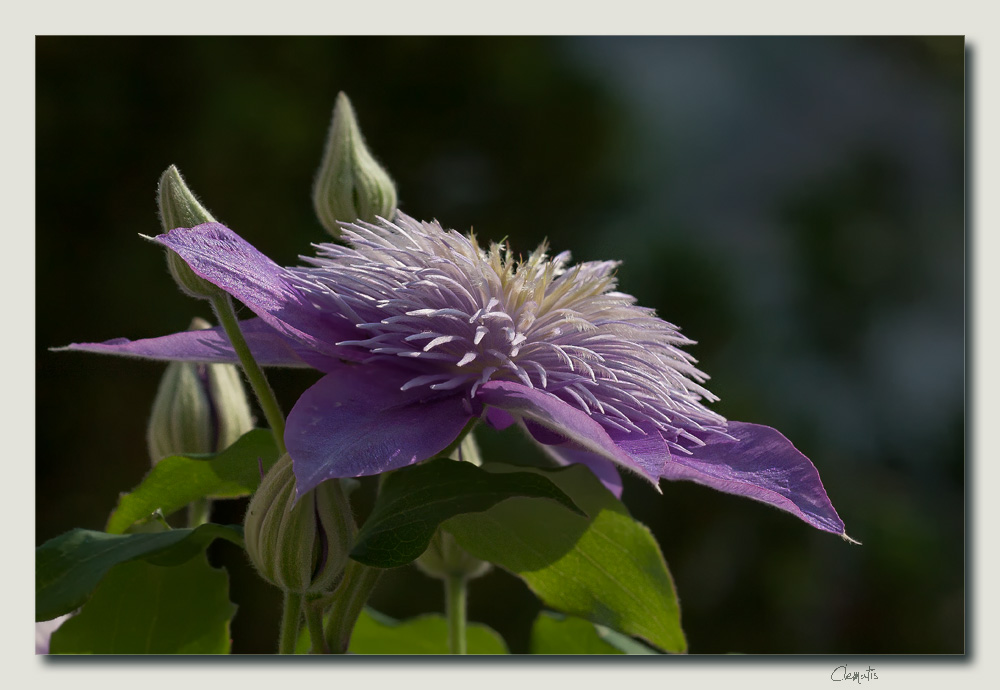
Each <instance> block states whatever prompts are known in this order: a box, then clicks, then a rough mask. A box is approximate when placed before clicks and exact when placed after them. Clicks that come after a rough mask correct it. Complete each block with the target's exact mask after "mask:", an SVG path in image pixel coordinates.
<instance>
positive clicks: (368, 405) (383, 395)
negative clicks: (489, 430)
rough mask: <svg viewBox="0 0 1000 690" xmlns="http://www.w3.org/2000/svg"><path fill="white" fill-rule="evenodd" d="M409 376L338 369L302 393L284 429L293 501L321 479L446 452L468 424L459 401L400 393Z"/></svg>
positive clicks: (379, 369) (381, 369)
mask: <svg viewBox="0 0 1000 690" xmlns="http://www.w3.org/2000/svg"><path fill="white" fill-rule="evenodd" d="M412 377H413V373H412V372H409V371H401V370H399V369H396V368H392V367H389V366H376V365H373V364H367V365H364V366H350V365H342V366H340V367H338V368H337V369H336V370H335V371H334V372H333V373H330V374H327V375H326V376H324V377H323V378H322V379H320V380H319V382H317V383H316V384H315V385H313V386H312V387H311V388H309V389H308V390H307V391H306V392H305V393H303V394H302V396H301V397H300V398H299V400H298V402H296V403H295V407H293V408H292V411H291V413H290V414H289V415H288V424H287V427H286V429H285V443H286V445H287V446H288V453H289V455H291V456H292V468H293V469H294V471H295V478H296V484H297V492H298V495H299V496H301V495H302V494H304V493H305V492H306V491H309V490H310V489H312V488H313V487H315V486H316V485H318V484H319V483H320V482H323V481H325V480H327V479H332V478H334V477H361V476H367V475H371V474H379V473H381V472H387V471H389V470H394V469H397V468H400V467H405V466H406V465H412V464H413V463H415V462H419V461H421V460H426V459H427V458H430V457H433V456H434V455H435V454H437V453H439V452H441V451H442V450H444V449H445V448H447V447H448V446H449V445H451V443H452V441H454V440H455V439H456V438H457V437H458V434H459V433H460V432H461V431H462V429H463V427H465V425H466V424H467V423H468V421H469V419H471V417H472V415H471V413H470V412H469V411H468V410H467V409H465V406H464V405H463V402H464V400H463V398H462V396H461V395H455V394H450V395H444V396H441V395H436V396H434V397H430V398H427V397H426V396H427V392H428V391H427V390H426V389H424V390H422V391H421V390H409V391H401V390H400V387H401V386H402V385H403V384H404V383H405V382H406V381H407V380H409V379H410V378H412Z"/></svg>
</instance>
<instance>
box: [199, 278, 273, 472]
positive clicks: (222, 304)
mask: <svg viewBox="0 0 1000 690" xmlns="http://www.w3.org/2000/svg"><path fill="white" fill-rule="evenodd" d="M211 303H212V310H213V311H214V312H215V316H216V318H217V319H218V320H219V323H220V324H221V325H222V328H223V329H224V330H225V331H226V335H228V336H229V341H230V342H231V343H232V345H233V350H235V351H236V356H237V357H239V360H240V364H241V365H242V366H243V372H244V373H245V374H246V377H247V380H248V381H250V387H251V388H252V389H253V392H254V395H256V396H257V402H258V403H260V408H261V410H263V411H264V417H265V418H266V419H267V424H268V426H270V427H271V433H272V434H274V442H275V444H276V445H277V446H278V452H279V453H280V454H281V455H284V454H285V452H286V450H285V416H284V415H283V414H282V413H281V407H280V406H279V405H278V400H277V398H275V397H274V391H273V390H271V384H269V383H268V382H267V377H265V376H264V370H263V369H261V368H260V365H259V364H257V360H255V359H254V357H253V354H252V353H251V352H250V346H249V345H247V341H246V338H244V337H243V332H242V331H241V330H240V322H239V319H238V318H237V317H236V310H235V309H233V300H232V298H231V297H230V296H229V295H227V294H225V293H220V294H218V295H216V296H215V297H212V298H211Z"/></svg>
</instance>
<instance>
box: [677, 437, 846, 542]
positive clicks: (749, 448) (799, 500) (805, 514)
mask: <svg viewBox="0 0 1000 690" xmlns="http://www.w3.org/2000/svg"><path fill="white" fill-rule="evenodd" d="M726 431H727V433H728V434H730V435H731V436H733V437H735V438H736V439H737V440H736V441H730V440H728V439H725V438H723V437H720V436H714V437H713V438H708V439H706V445H704V446H702V447H700V448H692V449H690V450H691V452H692V455H684V454H682V453H674V454H673V455H672V456H671V462H670V463H669V464H668V467H667V468H666V470H665V471H664V473H663V477H664V478H665V479H688V480H690V481H693V482H698V483H699V484H704V485H705V486H710V487H712V488H713V489H716V490H718V491H723V492H725V493H729V494H736V495H738V496H746V497H748V498H752V499H754V500H757V501H763V502H764V503H769V504H771V505H773V506H776V507H778V508H781V509H782V510H787V511H788V512H790V513H792V514H794V515H797V516H798V517H800V518H801V519H802V520H804V521H806V522H807V523H809V524H810V525H812V526H813V527H817V528H819V529H821V530H825V531H827V532H833V533H835V534H840V535H844V523H843V521H842V520H841V519H840V517H839V516H838V515H837V511H836V510H834V508H833V505H832V504H831V503H830V499H829V498H828V497H827V495H826V490H825V489H824V488H823V483H822V482H821V481H820V478H819V472H817V471H816V468H815V467H813V464H812V463H811V462H809V459H808V458H807V457H806V456H805V455H803V454H802V453H800V452H799V451H798V450H796V448H795V446H793V445H792V443H791V441H789V440H788V439H787V438H785V437H784V436H782V435H781V433H780V432H779V431H777V430H776V429H772V428H771V427H767V426H761V425H759V424H746V423H744V422H729V426H728V428H727V430H726Z"/></svg>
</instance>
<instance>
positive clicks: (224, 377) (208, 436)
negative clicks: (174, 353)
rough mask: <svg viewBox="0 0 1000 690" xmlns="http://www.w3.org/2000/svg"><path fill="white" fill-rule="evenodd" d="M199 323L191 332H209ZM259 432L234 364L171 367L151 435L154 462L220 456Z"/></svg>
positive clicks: (157, 400)
mask: <svg viewBox="0 0 1000 690" xmlns="http://www.w3.org/2000/svg"><path fill="white" fill-rule="evenodd" d="M208 327H209V324H208V322H206V321H205V320H203V319H194V320H193V321H192V322H191V326H190V327H189V329H188V330H192V331H193V330H201V329H205V328H208ZM251 429H253V417H251V415H250V403H249V402H248V401H247V395H246V391H245V390H244V388H243V382H242V381H241V380H240V373H239V370H237V368H236V367H235V366H234V365H232V364H196V363H194V362H171V363H170V364H168V365H167V369H166V371H165V372H164V373H163V378H162V379H160V387H159V389H158V390H157V391H156V398H155V399H154V400H153V411H152V414H151V415H150V418H149V426H148V427H147V429H146V442H147V446H148V448H149V456H150V459H151V460H152V461H153V464H156V463H157V462H159V461H160V460H162V459H163V458H165V457H167V456H168V455H178V454H190V453H218V452H219V451H221V450H225V449H226V448H228V447H229V446H230V445H232V444H233V442H234V441H236V439H238V438H239V437H240V436H242V435H243V434H245V433H246V432H248V431H250V430H251Z"/></svg>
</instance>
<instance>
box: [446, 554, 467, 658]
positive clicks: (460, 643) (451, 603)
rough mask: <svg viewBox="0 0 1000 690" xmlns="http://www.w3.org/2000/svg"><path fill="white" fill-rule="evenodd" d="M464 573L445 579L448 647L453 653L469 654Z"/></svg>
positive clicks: (451, 575)
mask: <svg viewBox="0 0 1000 690" xmlns="http://www.w3.org/2000/svg"><path fill="white" fill-rule="evenodd" d="M465 584H466V579H465V576H464V575H459V574H449V575H448V576H447V577H446V578H445V580H444V598H445V615H446V616H447V618H448V649H449V651H450V652H451V653H452V654H467V653H468V652H467V651H466V644H465V616H466V611H465V603H466V598H465V593H466V587H465Z"/></svg>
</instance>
